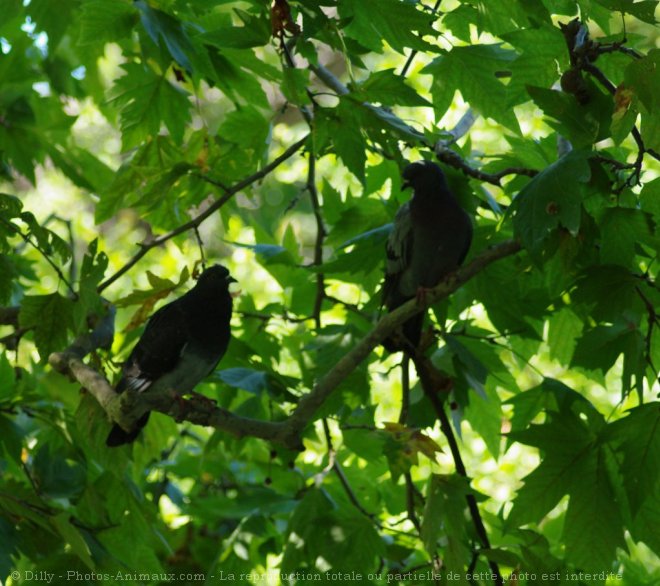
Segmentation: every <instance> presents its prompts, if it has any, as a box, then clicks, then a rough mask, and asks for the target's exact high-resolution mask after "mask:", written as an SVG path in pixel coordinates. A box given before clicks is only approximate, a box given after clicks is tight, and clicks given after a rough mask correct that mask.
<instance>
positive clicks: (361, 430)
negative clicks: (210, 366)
mask: <svg viewBox="0 0 660 586" xmlns="http://www.w3.org/2000/svg"><path fill="white" fill-rule="evenodd" d="M0 14H2V19H1V22H0V164H1V168H0V173H1V174H2V178H1V180H2V187H1V191H2V194H0V306H1V307H0V344H2V347H3V353H2V355H0V581H4V582H5V583H7V584H19V583H23V582H24V581H26V580H27V578H28V577H29V576H30V574H28V572H36V571H46V572H52V573H54V574H55V575H57V576H66V575H67V574H66V573H67V572H79V574H75V576H78V578H79V579H77V583H82V584H87V583H88V584H97V583H99V581H100V580H99V578H98V576H102V578H103V583H105V584H115V583H117V584H127V583H129V584H161V583H169V582H172V581H174V582H177V581H178V582H179V583H192V582H193V581H195V580H197V581H204V580H206V581H207V582H208V583H213V582H214V581H215V580H218V579H219V577H221V576H224V578H225V579H231V581H232V583H259V584H279V583H287V584H294V583H295V584H305V583H307V582H311V581H315V582H318V581H319V580H318V579H320V580H321V581H324V582H332V583H337V582H344V581H345V582H348V581H351V582H358V583H368V584H386V583H387V584H391V583H415V584H419V583H427V582H428V583H434V584H445V583H455V584H459V583H460V584H492V583H497V581H498V578H497V577H495V578H493V577H492V576H490V573H492V572H493V569H494V568H495V569H497V571H499V573H500V574H501V576H504V578H505V580H506V582H507V583H509V584H521V585H522V584H547V583H549V582H550V581H551V582H552V583H553V584H564V583H570V584H606V583H607V584H625V585H641V584H648V585H651V584H657V583H658V581H660V563H659V560H658V555H659V554H660V537H659V536H660V533H659V532H658V527H659V526H660V472H659V471H660V466H658V463H659V462H660V431H658V430H660V408H659V404H658V402H657V399H658V390H659V388H658V382H657V376H658V368H660V335H659V333H658V326H659V325H660V321H659V317H658V315H657V313H656V311H657V309H656V308H658V307H659V306H660V303H659V302H660V291H659V289H658V285H657V281H656V278H657V273H658V263H657V255H658V249H659V245H660V232H659V231H658V225H659V224H658V222H660V179H658V171H659V169H660V164H659V163H658V158H659V155H658V152H659V151H660V123H659V122H660V116H659V115H658V114H659V112H660V102H659V99H660V98H659V96H660V69H659V66H660V61H659V56H660V51H659V49H658V31H657V28H656V20H655V16H654V14H657V2H656V1H655V0H644V1H639V2H633V1H632V0H577V1H573V0H543V1H538V2H527V1H525V0H508V1H507V2H496V1H493V2H480V1H476V0H462V1H460V0H445V1H443V2H440V1H438V2H435V3H432V2H431V1H430V0H428V2H414V1H406V0H378V1H376V0H305V1H296V0H290V1H288V2H287V1H286V0H276V1H275V2H274V3H271V2H269V1H266V0H244V1H232V0H203V1H202V0H149V1H147V0H138V1H136V2H130V1H127V0H126V1H124V0H61V1H58V2H52V1H49V0H25V1H20V0H0ZM576 17H579V19H580V20H579V21H575V22H573V23H572V24H570V23H571V21H573V19H574V18H576ZM433 149H435V152H436V154H437V158H439V159H440V160H442V161H443V162H444V163H445V165H444V167H443V168H444V170H445V171H446V174H447V175H448V179H449V183H450V185H451V187H452V188H453V190H454V191H455V193H456V194H457V195H458V197H459V198H460V199H461V201H462V203H463V205H464V206H465V208H466V209H467V210H468V211H469V213H470V215H471V216H472V217H473V218H474V225H475V238H474V242H473V245H472V250H471V252H470V255H469V257H468V262H469V261H470V260H471V259H472V258H473V257H474V256H475V255H477V254H478V253H479V252H481V251H483V250H485V249H486V248H488V247H489V246H490V245H492V244H495V243H498V242H503V241H505V240H507V239H511V238H516V239H518V240H519V241H520V242H521V244H522V247H523V250H522V251H521V252H519V253H517V254H515V255H511V256H509V257H507V258H504V259H502V260H499V261H497V262H496V263H494V264H492V265H490V266H489V267H488V268H486V269H485V270H483V271H481V272H480V273H479V274H478V275H477V276H476V277H475V278H474V279H472V280H471V281H470V282H468V283H467V284H466V285H465V286H464V287H462V288H461V289H460V290H459V291H457V292H456V293H455V294H453V295H452V296H451V298H450V300H449V301H443V302H441V303H438V304H437V305H436V306H434V307H433V308H432V311H430V314H431V316H432V319H433V321H434V323H435V327H436V329H437V330H438V331H439V332H440V337H439V341H438V344H437V345H436V346H437V347H434V348H432V349H431V350H430V351H429V355H430V356H431V358H432V361H433V363H434V364H435V366H436V367H437V368H439V369H441V370H442V371H443V372H445V373H446V374H447V375H448V376H449V377H450V379H451V393H450V394H449V400H447V401H446V404H445V408H446V410H447V413H448V415H449V419H450V420H451V423H452V425H453V427H454V433H455V434H456V435H457V436H458V442H459V446H460V450H461V454H462V462H463V463H464V466H465V469H466V470H467V477H466V475H465V472H461V470H460V465H458V464H457V462H456V461H455V458H454V457H452V453H451V451H450V450H449V449H448V448H447V447H446V445H447V440H446V438H445V437H444V435H443V433H441V430H440V426H439V424H438V422H437V415H438V413H437V412H436V411H434V409H433V408H432V406H431V404H430V403H429V401H428V399H427V398H425V396H424V393H423V392H422V390H421V389H420V387H419V384H418V383H417V380H416V376H415V374H414V371H413V370H412V369H411V372H410V389H409V393H408V391H407V383H405V378H406V377H403V379H402V367H401V361H400V356H397V355H395V356H389V355H387V354H386V353H385V352H384V351H383V350H382V348H377V349H375V350H374V352H372V353H371V355H370V356H369V358H368V359H367V360H365V361H364V362H363V363H362V364H360V365H359V367H358V368H357V369H356V370H355V371H354V372H353V373H352V374H351V375H350V376H348V377H347V378H345V379H344V380H343V381H342V383H341V384H340V385H339V387H338V388H337V389H336V390H335V392H334V393H333V394H332V395H331V396H330V398H329V399H328V400H327V401H326V402H325V403H324V404H323V405H322V407H321V409H320V410H319V412H318V414H317V416H318V419H317V420H316V421H315V422H314V423H313V424H311V425H309V426H308V428H307V429H306V432H305V438H304V444H305V450H304V451H303V452H302V453H293V452H289V451H287V450H284V449H282V448H281V447H280V446H277V445H270V444H268V443H266V442H264V441H262V440H258V439H255V438H250V437H245V438H242V439H236V438H235V437H233V436H231V435H229V434H227V433H225V432H222V431H220V430H215V431H214V430H212V429H206V428H201V427H198V426H194V425H191V424H185V423H184V424H177V423H175V422H174V421H173V420H171V419H169V418H167V417H165V416H163V415H160V414H155V415H154V416H153V417H152V420H151V422H150V424H149V426H148V427H147V428H146V430H145V432H144V433H143V434H142V437H141V439H140V440H139V441H138V442H136V444H135V445H134V446H132V447H129V448H122V449H114V450H111V449H108V448H106V447H105V445H104V440H105V436H106V434H107V431H108V429H109V426H110V423H109V422H108V420H107V417H106V416H105V414H104V412H103V411H102V410H101V408H100V407H99V406H98V404H97V403H96V402H95V401H94V399H93V398H91V397H90V396H89V395H88V394H86V393H84V392H83V391H81V389H80V387H79V385H78V384H74V383H73V382H70V381H69V380H68V379H67V378H66V377H64V376H62V375H61V374H59V373H56V372H55V371H53V370H52V369H51V368H50V367H49V366H48V356H49V354H50V353H51V352H53V351H57V350H63V349H64V348H66V347H67V346H68V345H69V344H70V343H71V342H72V341H73V339H74V338H75V337H76V336H77V335H80V334H82V333H85V332H87V331H88V330H89V328H90V327H93V325H94V323H95V322H96V320H98V318H99V317H101V316H102V315H104V312H105V311H107V307H108V302H109V303H110V304H113V305H114V306H116V307H117V308H118V309H117V317H116V335H115V338H114V343H113V345H112V348H110V349H105V350H103V349H99V350H98V351H97V352H95V353H94V354H93V355H92V356H91V357H90V358H89V361H90V364H92V365H94V367H95V368H97V369H98V370H99V371H100V372H103V373H104V374H105V375H106V376H107V377H108V378H109V380H111V381H113V380H116V377H117V372H118V365H119V364H120V363H121V361H122V360H123V359H124V358H125V357H126V356H127V353H128V351H129V350H130V348H131V347H132V345H133V343H134V342H135V341H136V339H137V337H138V336H139V335H140V333H141V331H142V327H143V322H144V319H145V318H146V316H147V315H148V314H149V313H150V312H151V311H152V310H153V308H154V307H155V306H156V304H157V303H160V302H161V300H163V299H164V300H165V301H168V300H171V299H172V298H174V297H175V296H177V295H180V294H181V293H182V292H183V291H184V290H186V289H187V288H188V287H189V286H190V284H191V282H190V280H189V279H190V275H191V273H192V272H193V271H194V270H195V269H196V266H197V263H198V261H199V260H200V259H201V252H200V251H201V249H202V248H203V250H204V254H205V256H206V258H207V259H208V260H209V262H221V263H223V264H225V265H227V266H228V267H229V269H230V270H231V272H232V274H233V276H234V277H236V278H237V280H238V281H239V283H240V287H241V290H242V294H241V296H240V298H239V299H237V301H236V303H235V313H234V316H233V319H232V332H233V340H232V343H231V345H230V348H229V351H228V353H227V355H226V356H225V358H224V359H223V361H222V363H221V364H220V366H219V369H218V371H217V372H216V373H215V374H214V375H213V376H211V377H209V379H208V380H207V381H205V382H204V383H203V384H202V385H200V386H199V387H198V389H197V390H198V391H200V392H203V393H204V394H206V395H207V396H209V397H211V398H212V399H214V400H216V401H217V402H218V404H219V405H220V406H222V407H225V408H227V409H229V410H231V411H232V412H234V413H236V414H240V415H244V416H248V417H253V418H260V419H265V420H270V419H275V420H278V419H283V418H284V417H285V416H286V414H287V413H289V412H290V411H291V410H292V408H293V407H294V406H295V403H296V402H297V400H298V398H299V397H300V396H302V395H303V394H305V393H306V392H308V391H309V389H310V388H311V387H312V386H313V384H314V382H315V381H317V380H318V379H319V378H320V377H322V376H323V375H324V374H326V373H327V372H328V371H329V370H330V369H331V368H332V367H333V366H334V365H335V364H336V362H337V360H338V359H339V358H341V357H342V356H343V355H345V354H346V352H347V351H348V350H350V348H352V347H353V346H354V345H355V344H357V343H358V341H359V340H361V339H362V338H363V337H364V336H365V335H366V334H367V333H368V332H369V331H370V329H371V328H372V327H373V325H374V323H375V322H376V321H377V319H378V316H379V305H380V303H379V293H378V290H379V284H380V281H381V278H382V264H383V258H384V241H385V238H386V237H387V232H388V229H389V223H390V222H391V220H392V218H393V216H394V214H395V212H396V210H397V209H398V207H399V205H400V204H401V203H403V202H404V201H406V199H407V198H408V197H409V193H407V192H402V191H401V184H400V171H401V168H402V167H403V165H404V164H405V161H408V160H417V159H419V158H421V157H425V158H433V156H434V155H433ZM278 157H281V159H282V160H281V164H279V165H277V166H275V165H271V167H274V168H272V169H271V168H270V167H268V165H270V163H272V162H273V161H276V160H277V159H278ZM264 169H265V170H267V171H268V172H267V173H263V172H262V171H263V170H264ZM205 213H209V216H208V218H205V219H204V221H201V218H202V217H204V216H200V215H202V214H205ZM194 226H198V229H199V230H198V235H196V233H195V230H193V229H192V228H193V227H194ZM181 227H183V228H184V229H181ZM200 243H201V244H200ZM406 368H407V366H406ZM402 380H403V381H404V382H403V383H402ZM404 394H405V395H409V396H408V400H409V408H408V412H407V414H406V417H405V418H403V419H404V420H403V421H401V419H402V418H401V417H400V412H401V405H402V397H403V395H404ZM397 421H398V422H399V424H396V423H394V422H397ZM420 430H421V431H420ZM466 495H472V498H473V501H472V502H478V507H479V510H480V515H481V518H482V519H483V523H484V525H485V528H486V531H487V540H486V541H484V535H483V534H481V533H480V532H479V530H478V528H477V529H475V514H474V511H473V510H470V511H469V512H468V509H469V507H468V504H467V503H468V500H466ZM475 496H476V501H475V500H474V497H475ZM13 571H18V572H20V574H18V577H17V575H12V572H13ZM450 572H457V574H456V576H457V577H456V578H455V579H454V580H449V579H448V574H449V573H450ZM580 572H582V573H580ZM587 572H589V573H591V575H590V576H589V577H587V576H586V574H585V573H587ZM166 573H172V574H173V575H175V576H176V578H172V579H171V580H169V581H168V579H167V578H166V577H165V576H163V574H166ZM292 573H293V574H292ZM333 573H334V574H333ZM140 574H141V575H140ZM289 574H292V575H289ZM470 574H472V575H470ZM544 574H545V575H546V578H543V577H542V576H543V575H544ZM550 575H552V576H556V577H553V578H548V577H547V576H550Z"/></svg>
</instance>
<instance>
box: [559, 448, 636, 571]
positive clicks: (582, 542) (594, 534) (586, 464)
mask: <svg viewBox="0 0 660 586" xmlns="http://www.w3.org/2000/svg"><path fill="white" fill-rule="evenodd" d="M608 457H610V456H609V454H608V453H607V451H606V450H605V449H603V448H601V449H593V450H591V451H590V453H589V454H588V456H587V457H584V458H581V459H580V461H579V463H580V467H579V471H578V470H573V472H572V473H575V474H576V475H577V478H576V479H575V482H574V483H573V486H572V490H571V498H570V501H569V503H568V509H567V510H566V520H565V523H564V532H563V535H562V539H563V540H564V543H565V544H566V558H567V560H568V561H569V562H571V563H573V564H575V566H576V567H580V568H585V569H586V570H591V571H602V569H603V568H607V567H609V565H610V563H611V561H612V559H614V557H615V554H616V549H617V548H618V547H624V546H625V541H624V538H623V519H622V515H621V506H622V503H620V502H617V498H616V496H615V491H614V489H613V487H612V482H611V480H610V477H609V474H608V470H607V466H606V462H605V461H606V459H607V458H608ZM567 473H570V472H567ZM585 536H588V539H585Z"/></svg>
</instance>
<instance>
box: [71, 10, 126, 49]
mask: <svg viewBox="0 0 660 586" xmlns="http://www.w3.org/2000/svg"><path fill="white" fill-rule="evenodd" d="M137 20H138V11H137V10H136V9H135V8H134V6H133V4H132V3H131V2H128V1H124V0H117V1H115V2H107V1H106V0H88V1H87V2H84V3H83V4H82V6H81V15H80V37H79V38H78V43H79V44H80V45H92V44H97V43H111V42H117V40H118V39H121V38H126V37H128V36H130V34H131V31H132V30H133V27H134V26H135V25H136V23H137Z"/></svg>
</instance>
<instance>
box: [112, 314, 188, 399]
mask: <svg viewBox="0 0 660 586" xmlns="http://www.w3.org/2000/svg"><path fill="white" fill-rule="evenodd" d="M188 338H189V336H188V327H187V320H186V315H185V312H184V311H182V309H181V304H180V303H178V301H174V302H172V303H169V304H168V305H165V306H164V307H162V308H161V309H159V310H158V311H157V312H156V313H154V314H153V315H152V316H151V318H150V319H149V322H148V323H147V327H146V328H145V330H144V333H143V334H142V337H141V338H140V340H139V342H138V343H137V344H136V346H135V348H133V351H132V352H131V355H130V356H129V357H128V360H127V361H126V362H125V363H124V368H123V376H122V379H121V380H120V381H119V384H118V385H117V392H119V393H121V392H122V391H124V390H126V389H133V390H136V391H139V392H142V391H146V390H147V389H148V388H149V387H150V386H151V384H152V383H153V382H154V381H155V380H157V379H158V378H160V377H161V376H163V375H164V374H166V373H168V372H170V371H171V370H172V369H173V368H174V367H175V366H176V365H177V363H178V362H179V360H180V359H181V355H182V354H183V351H184V349H185V347H186V344H187V343H188V341H189V340H188Z"/></svg>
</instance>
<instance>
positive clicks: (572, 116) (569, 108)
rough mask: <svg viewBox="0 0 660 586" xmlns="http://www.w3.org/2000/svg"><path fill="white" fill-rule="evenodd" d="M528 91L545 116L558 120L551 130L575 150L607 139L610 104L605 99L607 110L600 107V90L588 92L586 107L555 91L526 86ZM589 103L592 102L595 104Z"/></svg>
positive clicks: (610, 114)
mask: <svg viewBox="0 0 660 586" xmlns="http://www.w3.org/2000/svg"><path fill="white" fill-rule="evenodd" d="M589 87H590V88H592V87H594V86H592V85H590V86H589ZM527 92H528V93H529V95H530V96H531V98H532V99H533V100H534V102H535V103H536V104H537V105H538V106H539V108H541V110H543V112H544V113H545V114H546V115H547V116H550V117H551V118H554V119H555V120H557V121H558V122H557V123H556V124H552V125H553V127H555V128H556V129H557V130H559V131H560V132H561V133H562V134H563V135H565V136H566V137H567V138H568V139H569V140H570V141H571V143H572V144H573V146H575V147H576V148H582V147H586V146H589V145H591V144H593V143H594V142H596V141H597V140H602V139H604V138H607V137H608V136H609V125H610V123H611V116H612V111H613V105H612V104H611V99H610V98H609V97H608V98H607V99H608V100H609V101H610V108H609V111H608V110H607V109H604V108H603V107H602V106H603V99H600V97H601V96H602V94H600V92H599V90H597V89H593V90H592V91H591V92H590V94H589V96H590V100H591V101H590V102H589V103H588V104H587V105H581V104H579V103H578V101H577V100H576V99H575V97H574V96H572V95H570V94H567V93H565V92H561V91H557V90H549V89H545V88H541V87H535V86H531V85H530V86H527ZM592 102H595V105H594V104H593V103H592Z"/></svg>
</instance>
